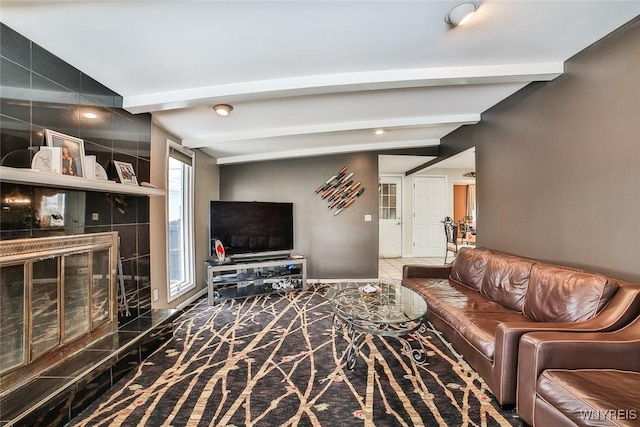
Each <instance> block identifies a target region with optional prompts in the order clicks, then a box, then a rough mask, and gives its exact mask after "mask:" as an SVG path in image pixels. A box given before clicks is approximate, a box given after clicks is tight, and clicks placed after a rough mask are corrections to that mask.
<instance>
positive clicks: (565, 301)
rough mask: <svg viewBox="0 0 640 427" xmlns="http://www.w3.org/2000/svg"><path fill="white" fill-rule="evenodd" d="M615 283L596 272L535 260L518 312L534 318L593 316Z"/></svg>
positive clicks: (570, 319) (554, 319) (553, 319)
mask: <svg viewBox="0 0 640 427" xmlns="http://www.w3.org/2000/svg"><path fill="white" fill-rule="evenodd" d="M617 289H618V283H617V282H615V281H613V280H611V279H609V278H608V277H605V276H602V275H600V274H593V273H587V272H584V271H580V270H572V269H569V268H563V267H558V266H554V265H549V264H542V263H536V264H534V265H533V267H532V268H531V277H530V278H529V286H528V287H527V295H526V297H525V301H524V306H523V308H522V313H523V314H524V315H525V316H526V317H527V318H529V319H531V320H535V321H538V322H580V321H583V320H588V319H591V318H592V317H594V316H595V315H596V314H598V312H599V311H600V310H601V309H602V308H603V307H604V306H605V305H606V304H607V302H608V301H609V300H610V299H611V297H612V296H613V295H614V294H615V293H616V291H617Z"/></svg>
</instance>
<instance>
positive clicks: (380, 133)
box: [373, 129, 384, 135]
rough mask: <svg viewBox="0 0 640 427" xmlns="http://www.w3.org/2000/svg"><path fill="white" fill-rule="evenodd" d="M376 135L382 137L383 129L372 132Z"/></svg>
mask: <svg viewBox="0 0 640 427" xmlns="http://www.w3.org/2000/svg"><path fill="white" fill-rule="evenodd" d="M373 133H375V134H376V135H382V134H383V133H384V129H376V130H374V131H373Z"/></svg>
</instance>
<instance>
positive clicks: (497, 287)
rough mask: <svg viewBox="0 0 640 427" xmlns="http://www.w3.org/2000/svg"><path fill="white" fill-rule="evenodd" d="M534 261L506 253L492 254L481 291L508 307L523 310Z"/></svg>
mask: <svg viewBox="0 0 640 427" xmlns="http://www.w3.org/2000/svg"><path fill="white" fill-rule="evenodd" d="M532 266H533V261H530V260H527V259H524V258H520V257H517V256H513V255H506V254H496V253H494V254H492V255H491V257H489V260H488V261H487V267H486V269H485V272H484V277H483V279H482V287H481V288H480V292H481V293H482V294H483V295H486V296H487V297H488V298H490V299H492V300H493V301H496V302H499V303H500V304H502V305H504V306H505V307H507V308H510V309H513V310H516V311H522V307H523V306H524V299H525V296H526V294H527V287H528V285H529V276H530V275H531V267H532Z"/></svg>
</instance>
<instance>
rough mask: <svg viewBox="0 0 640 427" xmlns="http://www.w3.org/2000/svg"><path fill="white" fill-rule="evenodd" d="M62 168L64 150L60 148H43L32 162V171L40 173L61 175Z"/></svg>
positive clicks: (34, 156)
mask: <svg viewBox="0 0 640 427" xmlns="http://www.w3.org/2000/svg"><path fill="white" fill-rule="evenodd" d="M61 167H62V150H61V149H60V147H47V146H42V147H40V150H39V151H38V152H37V153H35V154H34V155H33V160H31V169H33V170H37V171H40V172H51V173H60V172H61Z"/></svg>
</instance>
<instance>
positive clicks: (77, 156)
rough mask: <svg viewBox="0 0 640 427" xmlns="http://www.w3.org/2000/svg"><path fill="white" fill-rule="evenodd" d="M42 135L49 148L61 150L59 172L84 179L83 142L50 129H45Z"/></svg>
mask: <svg viewBox="0 0 640 427" xmlns="http://www.w3.org/2000/svg"><path fill="white" fill-rule="evenodd" d="M44 135H45V141H46V143H47V145H48V146H49V147H59V148H60V150H61V167H60V172H61V173H62V174H63V175H70V176H79V177H84V141H83V140H82V139H80V138H75V137H73V136H69V135H65V134H63V133H60V132H55V131H52V130H50V129H45V130H44Z"/></svg>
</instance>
